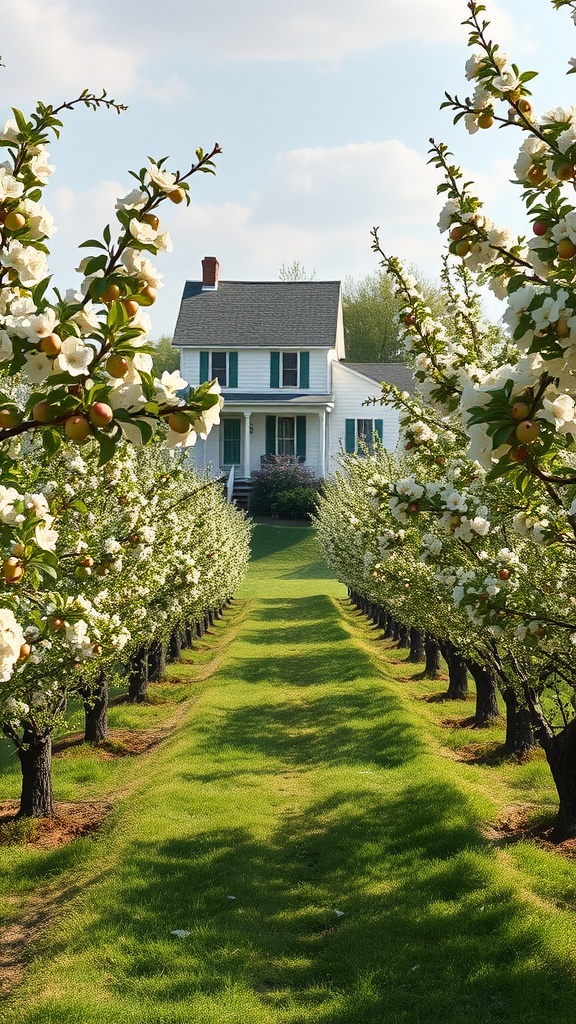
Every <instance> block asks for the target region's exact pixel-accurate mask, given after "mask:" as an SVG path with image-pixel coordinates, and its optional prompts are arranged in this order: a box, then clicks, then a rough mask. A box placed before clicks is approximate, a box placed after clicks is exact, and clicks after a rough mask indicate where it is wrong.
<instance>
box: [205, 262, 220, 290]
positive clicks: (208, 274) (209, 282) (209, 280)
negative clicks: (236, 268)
mask: <svg viewBox="0 0 576 1024" xmlns="http://www.w3.org/2000/svg"><path fill="white" fill-rule="evenodd" d="M219 270H220V264H219V263H218V260H217V259H216V257H215V256H205V257H204V259H203V260H202V290H203V291H204V289H208V290H209V289H211V288H212V289H213V290H214V291H215V290H216V288H217V287H218V271H219Z"/></svg>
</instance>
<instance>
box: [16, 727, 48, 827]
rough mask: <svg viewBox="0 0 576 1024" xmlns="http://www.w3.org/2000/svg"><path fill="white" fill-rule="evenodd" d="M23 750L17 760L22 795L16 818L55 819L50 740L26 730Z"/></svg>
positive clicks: (21, 749) (20, 749) (21, 748)
mask: <svg viewBox="0 0 576 1024" xmlns="http://www.w3.org/2000/svg"><path fill="white" fill-rule="evenodd" d="M23 743H24V745H25V746H24V747H19V749H18V757H19V758H20V765H21V768H22V794H21V797H20V810H19V811H18V814H17V817H18V818H51V817H53V815H54V796H53V793H52V737H51V735H50V734H49V733H48V735H46V736H38V735H36V733H34V732H32V731H29V730H25V732H24V739H23Z"/></svg>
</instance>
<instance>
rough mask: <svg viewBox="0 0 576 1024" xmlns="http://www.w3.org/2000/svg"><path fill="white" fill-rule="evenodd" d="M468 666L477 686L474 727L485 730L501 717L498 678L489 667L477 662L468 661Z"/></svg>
mask: <svg viewBox="0 0 576 1024" xmlns="http://www.w3.org/2000/svg"><path fill="white" fill-rule="evenodd" d="M467 665H468V669H469V671H470V674H471V676H472V678H473V680H474V682H475V684H476V711H475V713H474V725H475V726H476V728H477V729H483V728H485V727H486V726H488V725H492V723H493V722H495V721H496V719H497V718H499V717H500V713H499V711H498V701H497V696H498V685H497V683H496V676H495V675H494V673H493V671H492V669H491V668H490V667H489V666H488V665H480V664H479V663H478V662H477V661H468V662H467Z"/></svg>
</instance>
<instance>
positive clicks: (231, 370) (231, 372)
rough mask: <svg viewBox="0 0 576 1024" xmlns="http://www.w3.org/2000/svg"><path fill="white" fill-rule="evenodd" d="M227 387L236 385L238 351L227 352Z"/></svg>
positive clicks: (235, 386)
mask: <svg viewBox="0 0 576 1024" xmlns="http://www.w3.org/2000/svg"><path fill="white" fill-rule="evenodd" d="M228 387H229V388H237V387H238V353H237V352H229V353H228Z"/></svg>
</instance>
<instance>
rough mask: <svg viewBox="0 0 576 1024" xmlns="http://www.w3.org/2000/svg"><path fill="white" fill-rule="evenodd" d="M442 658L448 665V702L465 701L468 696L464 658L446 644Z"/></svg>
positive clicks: (450, 645)
mask: <svg viewBox="0 0 576 1024" xmlns="http://www.w3.org/2000/svg"><path fill="white" fill-rule="evenodd" d="M443 653H444V657H445V658H446V661H447V663H448V680H449V682H448V690H447V693H446V696H447V697H448V700H466V697H467V696H468V671H467V669H466V662H465V661H464V658H463V657H462V655H461V654H460V653H459V651H457V650H456V648H455V647H453V646H452V644H446V650H445V652H443Z"/></svg>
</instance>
